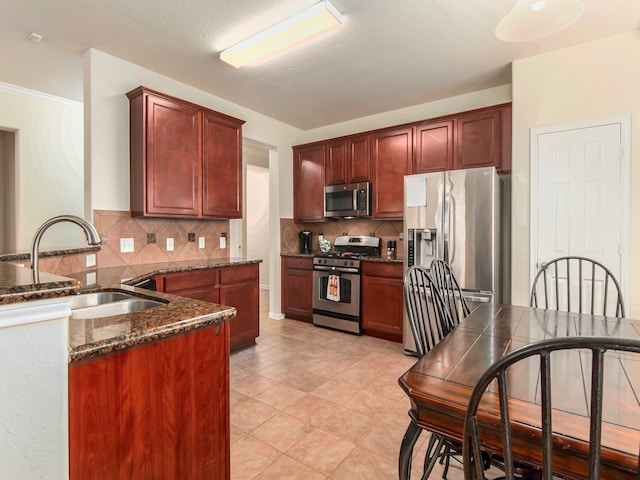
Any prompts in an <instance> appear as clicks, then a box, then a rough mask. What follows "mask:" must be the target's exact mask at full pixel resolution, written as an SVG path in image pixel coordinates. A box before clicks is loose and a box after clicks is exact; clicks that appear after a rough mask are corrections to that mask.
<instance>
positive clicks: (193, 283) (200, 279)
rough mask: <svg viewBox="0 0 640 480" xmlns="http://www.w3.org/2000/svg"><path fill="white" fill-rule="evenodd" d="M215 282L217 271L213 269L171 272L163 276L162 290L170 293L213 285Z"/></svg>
mask: <svg viewBox="0 0 640 480" xmlns="http://www.w3.org/2000/svg"><path fill="white" fill-rule="evenodd" d="M216 283H217V271H216V270H213V269H207V270H195V271H192V272H179V273H171V274H167V275H165V276H164V291H165V292H167V293H172V292H175V291H179V290H186V289H192V288H198V287H208V286H209V287H214V286H215V285H216Z"/></svg>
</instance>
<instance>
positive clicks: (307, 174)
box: [293, 142, 326, 222]
mask: <svg viewBox="0 0 640 480" xmlns="http://www.w3.org/2000/svg"><path fill="white" fill-rule="evenodd" d="M324 179H325V144H324V143H322V142H321V143H314V144H309V145H304V146H300V147H293V199H294V200H293V219H294V221H296V222H324V221H326V218H325V217H324V185H325V181H324Z"/></svg>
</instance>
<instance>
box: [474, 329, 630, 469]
mask: <svg viewBox="0 0 640 480" xmlns="http://www.w3.org/2000/svg"><path fill="white" fill-rule="evenodd" d="M558 351H564V352H565V353H567V351H573V352H572V353H573V354H576V355H581V356H582V358H585V360H583V367H582V368H583V370H584V377H585V385H589V383H588V382H587V381H590V385H591V391H590V392H584V394H585V395H589V397H588V398H589V400H590V403H589V405H590V407H589V410H590V412H589V413H590V414H589V422H590V423H589V428H588V429H587V428H585V433H586V432H588V433H589V453H588V462H589V463H588V468H589V472H590V477H589V478H590V479H593V480H596V479H599V478H600V467H601V465H600V457H601V448H602V444H601V433H602V415H603V408H604V407H603V390H604V388H603V386H604V385H605V384H606V379H605V378H604V372H605V363H607V362H618V363H620V362H621V359H620V357H619V356H617V355H607V357H608V358H607V357H605V353H606V352H608V351H613V352H634V353H640V341H638V340H631V339H627V338H614V337H562V338H554V339H550V340H543V341H540V342H537V343H533V344H530V345H526V346H525V347H523V348H520V349H518V350H515V351H513V352H511V353H509V354H507V355H505V356H504V357H502V358H501V359H499V360H498V361H496V362H495V363H493V365H491V366H490V367H489V368H488V369H487V370H486V371H485V372H484V373H483V374H482V376H481V378H480V380H479V381H478V383H477V384H476V386H475V387H474V389H473V391H472V393H471V398H470V400H469V404H468V407H467V412H466V416H465V421H464V434H463V464H464V478H465V479H466V480H477V479H482V478H483V465H482V462H477V461H476V459H478V458H482V457H481V455H482V454H481V450H480V448H481V445H482V444H483V442H482V438H483V436H485V435H491V436H493V437H494V440H495V438H500V439H501V443H502V452H500V454H501V455H502V456H503V460H504V468H505V478H506V479H508V480H509V479H513V478H515V473H514V470H515V468H516V466H517V465H514V450H516V451H519V454H520V455H519V456H520V458H519V460H520V461H524V460H526V459H527V458H528V459H529V460H528V461H529V462H531V463H532V464H533V463H536V465H532V466H535V467H537V468H541V473H542V477H541V478H543V479H545V480H551V479H552V478H553V471H554V466H553V450H554V445H553V437H554V436H555V435H557V434H554V424H553V414H552V412H553V408H554V405H553V401H554V400H553V398H554V397H552V385H551V378H552V371H553V369H554V367H556V368H562V366H563V362H564V361H566V355H565V357H563V356H562V354H560V355H559V356H558V357H557V362H558V365H556V363H553V364H552V360H553V359H556V357H554V355H552V353H553V352H558ZM589 351H590V352H591V362H590V368H589V362H588V356H587V352H589ZM533 358H537V361H539V365H540V374H539V375H538V376H537V379H536V382H538V383H536V385H533V386H531V385H529V387H530V388H537V390H538V391H539V394H538V395H537V396H536V398H539V403H540V412H541V418H540V419H539V422H540V423H539V425H540V426H541V427H540V428H541V431H540V437H541V438H540V443H539V444H540V450H538V451H532V450H531V441H530V439H529V441H528V442H527V444H526V445H527V448H526V449H524V448H523V447H522V445H520V444H519V441H518V439H517V437H515V436H514V435H513V432H514V431H516V432H517V430H518V427H517V425H518V424H517V422H516V423H513V422H515V421H516V419H515V413H514V416H512V410H511V408H510V407H512V405H511V403H512V402H513V400H514V398H513V397H512V398H511V399H510V389H513V388H514V385H516V384H517V383H518V382H517V380H516V377H522V370H519V371H518V370H517V366H516V365H515V364H517V363H519V362H523V361H536V360H532V359H533ZM510 367H513V368H512V370H510ZM563 381H564V382H566V378H564V377H563ZM494 382H497V386H496V384H495V383H494ZM579 387H580V388H583V385H582V384H581V385H580V386H579ZM555 398H556V401H557V397H555ZM510 400H511V401H510ZM481 401H482V404H481ZM516 402H517V401H516ZM496 404H498V405H499V408H500V418H498V417H497V416H495V415H491V414H490V413H488V412H483V407H482V405H496ZM516 405H517V403H514V404H513V411H514V412H515V411H517V406H516ZM618 406H619V405H612V408H616V407H618ZM512 418H513V420H511V419H512ZM525 421H526V422H528V423H530V422H532V421H536V420H535V419H534V418H532V417H527V418H526V420H525ZM479 432H480V434H479ZM482 448H486V444H484V445H483V447H482ZM555 448H557V445H556V446H555ZM560 448H571V447H570V445H569V443H568V440H567V439H564V440H563V445H562V446H561V447H560ZM636 448H637V446H636ZM636 451H637V450H636ZM522 457H526V458H522ZM635 475H636V476H637V478H640V469H638V470H637V473H635Z"/></svg>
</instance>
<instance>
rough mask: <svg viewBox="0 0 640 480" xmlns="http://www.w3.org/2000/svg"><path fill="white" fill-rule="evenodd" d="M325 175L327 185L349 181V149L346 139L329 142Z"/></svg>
mask: <svg viewBox="0 0 640 480" xmlns="http://www.w3.org/2000/svg"><path fill="white" fill-rule="evenodd" d="M326 150H327V151H326V158H325V165H324V175H325V179H324V180H325V184H326V185H341V184H343V183H349V178H348V172H347V163H348V162H347V149H346V142H345V140H344V139H338V140H333V141H329V142H327V146H326Z"/></svg>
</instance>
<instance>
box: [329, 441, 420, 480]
mask: <svg viewBox="0 0 640 480" xmlns="http://www.w3.org/2000/svg"><path fill="white" fill-rule="evenodd" d="M396 478H398V464H397V462H393V461H391V460H389V459H387V458H385V457H382V456H380V455H377V454H375V453H373V452H370V451H369V450H366V449H364V448H362V447H356V448H355V449H353V450H352V452H351V453H350V454H349V456H348V457H347V458H346V459H345V460H344V461H343V462H342V463H341V464H340V466H339V467H338V468H337V469H336V471H335V472H334V473H333V474H332V475H331V480H392V479H396ZM417 478H419V477H417Z"/></svg>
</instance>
